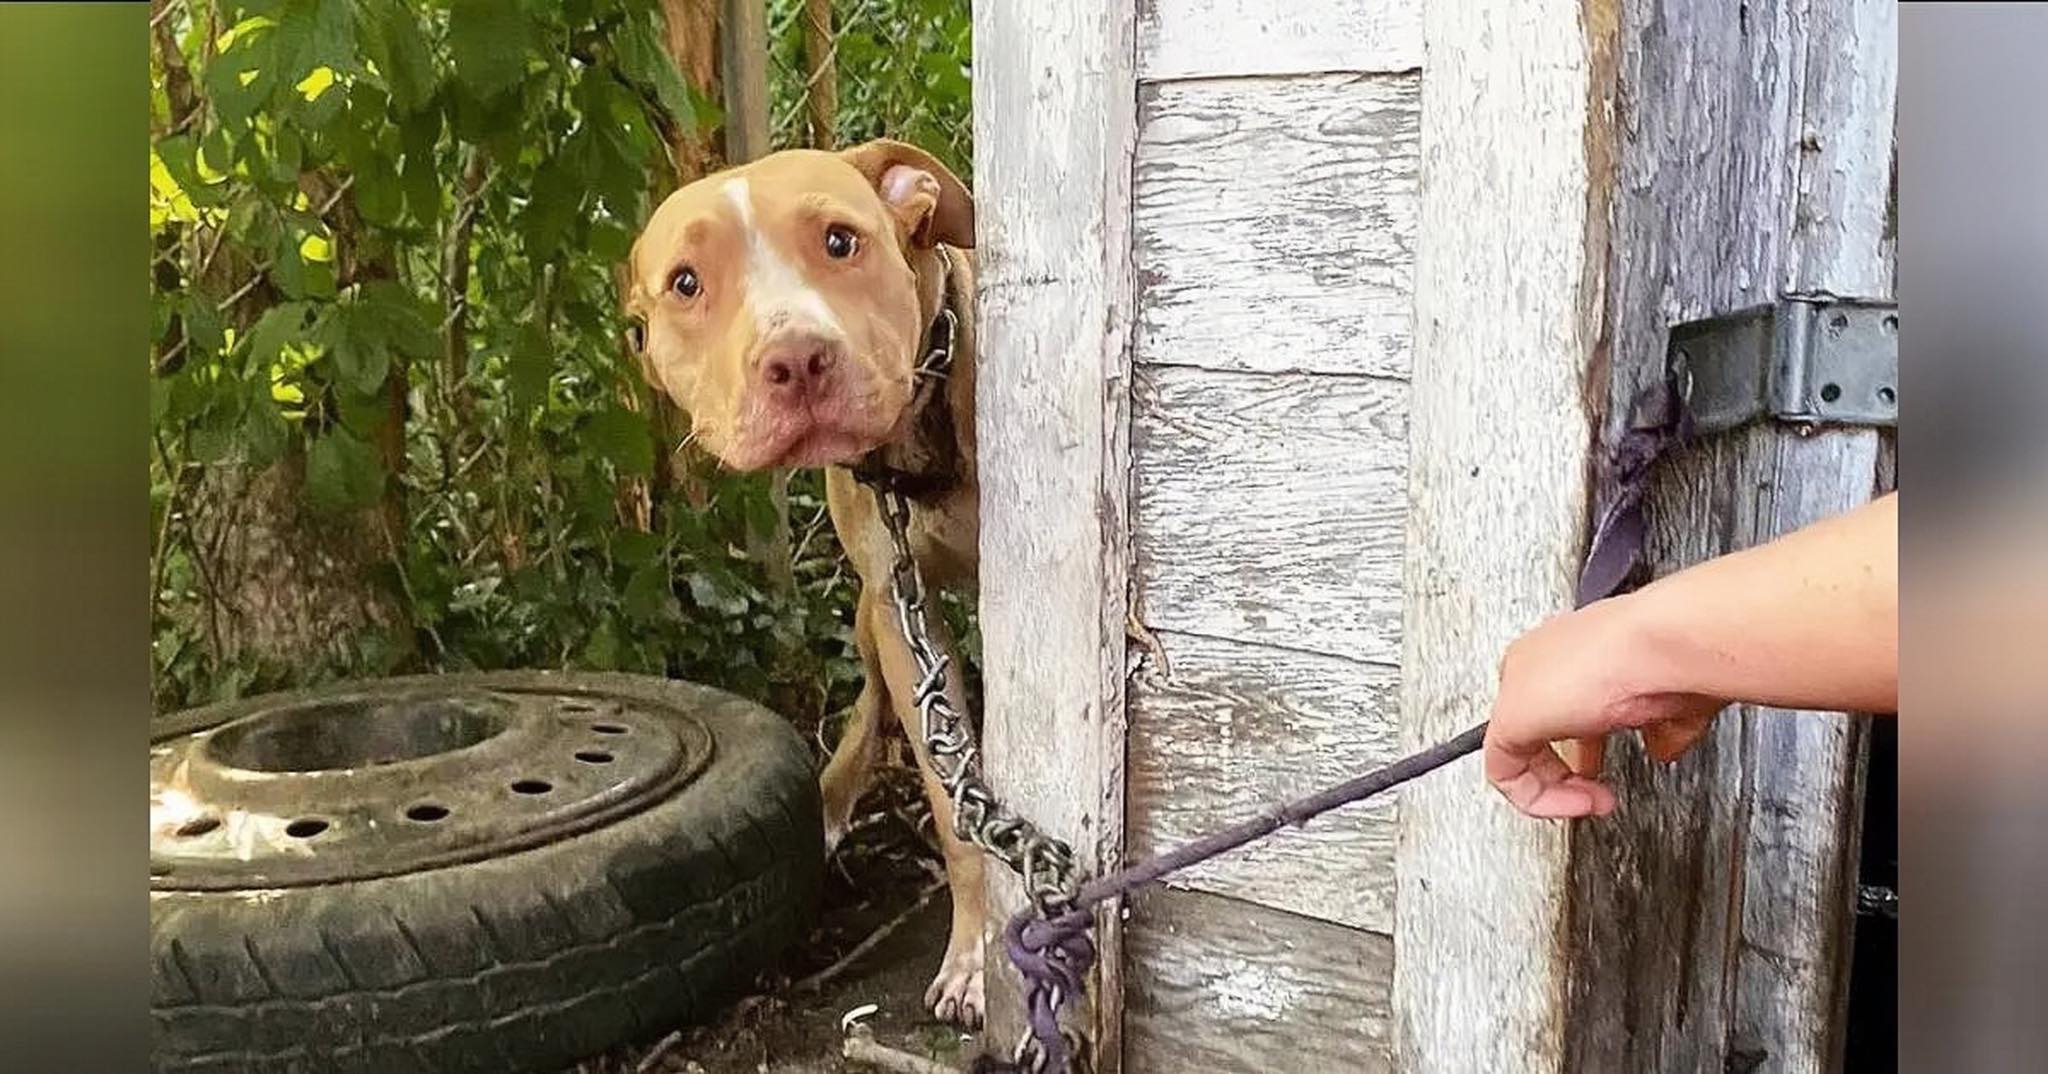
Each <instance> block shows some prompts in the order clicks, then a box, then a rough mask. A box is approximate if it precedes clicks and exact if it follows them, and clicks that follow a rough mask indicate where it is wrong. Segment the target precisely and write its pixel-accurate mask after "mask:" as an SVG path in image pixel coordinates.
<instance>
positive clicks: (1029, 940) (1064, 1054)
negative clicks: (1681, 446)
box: [973, 382, 1691, 1074]
mask: <svg viewBox="0 0 2048 1074" xmlns="http://www.w3.org/2000/svg"><path fill="white" fill-rule="evenodd" d="M1688 419H1689V415H1687V414H1686V412H1685V407H1684V404H1683V401H1682V400H1681V399H1680V398H1679V396H1678V393H1677V391H1676V388H1675V386H1674V385H1672V384H1671V383H1669V382H1667V383H1665V384H1663V385H1660V386H1658V387H1653V388H1651V389H1650V390H1648V391H1646V392H1645V393H1644V394H1643V395H1642V396H1640V397H1638V398H1637V400H1636V406H1635V411H1634V414H1633V416H1632V421H1631V424H1630V427H1629V429H1628V431H1627V432H1625V433H1624V434H1623V435H1622V437H1621V439H1620V441H1619V442H1618V443H1616V444H1614V445H1613V447H1612V448H1611V449H1610V450H1609V451H1608V453H1607V456H1606V458H1605V459H1603V460H1602V466H1601V467H1600V472H1599V474H1598V476H1597V478H1596V487H1595V490H1594V493H1595V502H1596V503H1597V504H1598V505H1599V510H1598V512H1597V514H1596V516H1595V518H1596V521H1595V523H1594V526H1593V536H1592V539H1591V540H1590V542H1589V544H1588V549H1587V552H1586V559H1585V562H1584V564H1583V565H1582V566H1581V568H1580V570H1579V584H1578V591H1577V595H1576V606H1578V607H1584V606H1586V605H1588V604H1591V603H1593V602H1594V601H1596V600H1600V599H1602V598H1605V597H1609V596H1612V595H1614V594H1615V593H1617V592H1619V591H1620V590H1621V588H1622V587H1623V585H1624V584H1625V583H1626V582H1627V581H1628V579H1629V577H1630V575H1632V574H1633V573H1634V571H1635V568H1636V567H1637V565H1638V564H1639V563H1640V562H1641V560H1642V551H1643V537H1644V534H1645V533H1646V532H1647V531H1648V525H1647V520H1646V519H1645V518H1644V513H1643V496H1644V493H1645V492H1647V491H1648V487H1649V478H1650V470H1651V467H1652V466H1654V465H1655V464H1656V462H1657V460H1658V459H1660V458H1662V457H1663V456H1664V454H1665V452H1667V451H1668V450H1669V449H1670V448H1671V447H1672V446H1673V445H1675V444H1677V443H1681V442H1683V441H1684V440H1685V439H1686V438H1687V437H1688V436H1689V434H1690V431H1691V422H1690V421H1689V420H1688ZM1485 740H1486V725H1485V724H1483V723H1482V724H1480V725H1479V726H1477V727H1473V728H1471V729H1469V730H1467V731H1465V732H1464V733H1462V734H1460V735H1458V736H1457V737H1456V738H1453V739H1450V740H1449V741H1447V742H1440V743H1438V744H1436V745H1434V746H1430V747H1428V748H1427V749H1423V750H1420V751H1418V752H1416V753H1412V754H1409V755H1408V756H1406V757H1403V758H1401V759H1399V760H1397V761H1394V762H1392V763H1391V764H1387V765H1385V766H1383V767H1380V768H1377V769H1375V770H1373V771H1371V772H1368V773H1366V774H1364V775H1362V776H1358V777H1356V778H1354V779H1350V780H1346V781H1345V782H1343V783H1339V784H1337V785H1336V786H1334V787H1330V788H1328V789H1326V790H1322V791H1318V792H1316V793H1315V794H1311V795H1308V796H1307V797H1304V798H1297V799H1295V800H1294V801H1291V802H1286V803H1283V804H1281V805H1279V806H1275V807H1274V808H1272V809H1269V810H1267V811H1265V812H1264V813H1261V814H1259V815H1258V816H1256V817H1253V818H1251V819H1249V820H1246V821H1242V822H1240V823H1238V824H1234V825H1231V826H1230V827H1228V828H1225V829H1223V830H1222V831H1219V832H1215V833H1213V834H1211V835H1207V836H1204V837H1202V838H1200V839H1196V840H1194V841H1192V842H1189V843H1184V844H1182V845H1180V846H1178V847H1175V848H1173V849H1172V850H1169V851H1167V852H1165V853H1163V854H1158V855H1155V856H1153V857H1150V858H1147V859H1145V860H1143V861H1140V862H1137V863H1135V864H1132V865H1129V866H1126V867H1125V868H1123V869H1119V870H1118V871H1116V872H1114V873H1111V874H1109V875H1108V876H1103V877H1098V878H1096V879H1095V880H1091V881H1089V882H1088V883H1086V884H1084V885H1082V887H1081V890H1080V891H1079V892H1078V893H1076V894H1075V896H1074V899H1073V901H1072V903H1071V904H1069V905H1068V907H1067V908H1066V909H1065V910H1064V911H1062V912H1061V913H1059V914H1058V915H1057V916H1054V917H1051V918H1046V917H1043V916H1041V915H1040V914H1039V912H1038V911H1037V910H1035V909H1027V910H1024V911H1022V912H1020V913H1019V914H1017V916H1015V917H1013V918H1011V919H1010V923H1009V924H1008V926H1006V927H1005V928H1004V929H1003V950H1004V952H1005V953H1006V954H1008V955H1009V958H1010V963H1011V964H1012V965H1014V966H1016V967H1017V972H1018V973H1019V974H1021V975H1022V976H1023V978H1024V982H1025V993H1024V1001H1025V1010H1026V1022H1027V1023H1028V1025H1029V1027H1030V1032H1031V1036H1030V1038H1029V1039H1030V1042H1031V1043H1033V1044H1035V1045H1036V1048H1037V1051H1038V1056H1039V1058H1040V1059H1042V1060H1043V1063H1042V1065H1039V1066H1035V1067H1033V1068H1030V1069H1032V1070H1039V1071H1049V1072H1052V1074H1065V1072H1066V1071H1067V1069H1068V1064H1069V1063H1070V1061H1071V1059H1072V1055H1071V1050H1070V1049H1069V1047H1068V1044H1067V1039H1066V1037H1065V1036H1064V1035H1063V1034H1062V1033H1061V1032H1060V1021H1059V1015H1060V1011H1061V1009H1062V1008H1064V1007H1065V1006H1066V1005H1067V1004H1069V1003H1071V1002H1073V1001H1074V1000H1075V999H1076V998H1078V997H1080V996H1082V995H1084V994H1086V991H1087V987H1088V971H1089V969H1090V968H1091V967H1093V966H1094V965H1095V941H1094V940H1093V939H1091V938H1090V936H1089V932H1090V930H1091V928H1092V927H1093V923H1094V917H1093V915H1092V914H1091V913H1090V910H1089V908H1090V907H1092V906H1095V905H1096V904H1097V903H1101V902H1105V901H1108V900H1110V899H1116V898H1121V897H1123V896H1125V895H1128V894H1130V893H1131V892H1133V891H1136V890H1137V889H1139V888H1142V887H1145V886H1147V885H1150V884H1154V883H1157V882H1158V881H1160V880H1163V879H1165V878H1166V877H1167V876H1170V875H1172V874H1173V873H1176V872H1178V871H1180V870H1182V869H1185V868H1187V867H1188V866H1190V865H1197V864H1200V863H1201V862H1205V861H1208V860H1209V859H1210V858H1214V857H1216V856H1218V855H1221V854H1227V853H1229V852H1230V851H1233V850H1236V849H1238V848H1239V847H1242V846H1244V845H1245V844H1247V843H1252V842H1256V841H1257V840H1260V839H1263V838H1265V837H1266V836H1268V835H1271V834H1273V833H1274V832H1276V831H1279V830H1280V829H1281V828H1282V827H1286V826H1290V825H1291V826H1294V827H1300V826H1302V825H1303V824H1306V823H1308V822H1309V821H1310V820H1313V819H1314V818H1316V817H1318V816H1321V815H1322V814H1324V813H1327V812H1329V811H1330V810H1333V809H1336V808H1337V807H1339V806H1344V805H1350V804H1352V803H1354V802H1360V801H1364V800H1365V799H1367V798H1371V797H1372V796H1373V795H1376V794H1380V793H1382V792H1384V791H1388V790H1392V789H1393V788H1395V787H1398V786H1400V785H1401V784H1403V783H1406V782H1408V781H1409V780H1412V779H1414V778H1416V777H1418V776H1421V775H1425V774H1427V773H1429V772H1434V771H1436V770H1437V769H1439V768H1442V767H1443V766H1445V765H1447V764H1450V763H1451V762H1452V761H1455V760H1457V759H1458V758H1460V757H1463V756H1465V755H1467V754H1470V753H1474V752H1476V751H1477V750H1478V749H1479V747H1480V746H1481V745H1482V744H1483V743H1484V742H1485ZM973 1069H974V1070H976V1071H978V1072H983V1074H1001V1072H1005V1071H1015V1070H1019V1069H1023V1068H1019V1067H1015V1066H1011V1065H1008V1064H1004V1063H1001V1062H997V1061H991V1060H990V1059H988V1058H987V1057H983V1059H981V1060H980V1061H979V1062H977V1064H976V1065H975V1067H974V1068H973Z"/></svg>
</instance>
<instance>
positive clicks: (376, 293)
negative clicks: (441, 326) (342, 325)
mask: <svg viewBox="0 0 2048 1074" xmlns="http://www.w3.org/2000/svg"><path fill="white" fill-rule="evenodd" d="M357 301H358V303H359V305H360V307H361V308H360V311H359V313H360V316H361V317H362V318H363V319H364V320H365V322H366V323H367V326H368V330H369V331H371V332H373V333H374V334H375V338H376V339H378V340H381V341H382V342H385V343H388V344H389V345H390V346H391V348H392V349H393V350H395V351H397V352H398V353H400V354H402V355H405V356H406V357H408V358H431V357H433V356H434V355H436V354H438V353H440V349H441V340H440V336H439V335H438V334H437V333H436V331H435V327H434V326H433V325H432V324H430V323H428V320H427V318H426V316H425V315H424V314H423V313H422V312H421V310H420V302H419V300H418V299H416V298H414V297H413V295H412V293H411V292H409V291H407V290H406V289H405V288H404V287H403V286H401V285H399V284H397V283H394V282H392V281H390V280H375V281H372V282H370V283H367V284H364V285H363V289H362V294H361V295H360V297H359V298H358V299H357Z"/></svg>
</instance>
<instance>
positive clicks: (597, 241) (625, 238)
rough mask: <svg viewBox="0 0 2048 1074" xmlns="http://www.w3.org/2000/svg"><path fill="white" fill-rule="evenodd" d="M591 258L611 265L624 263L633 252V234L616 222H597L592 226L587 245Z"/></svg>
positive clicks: (607, 220)
mask: <svg viewBox="0 0 2048 1074" xmlns="http://www.w3.org/2000/svg"><path fill="white" fill-rule="evenodd" d="M585 246H586V248H587V249H588V250H589V251H590V256H591V257H593V258H596V259H597V260H599V261H602V262H605V263H606V264H610V263H612V262H614V261H624V260H625V259H626V255H627V254H630V253H632V252H633V233H632V232H630V231H627V230H626V229H625V228H623V227H621V226H619V224H618V222H617V221H614V220H609V219H605V220H596V221H593V222H592V223H591V225H590V236H589V238H588V240H587V241H586V243H585Z"/></svg>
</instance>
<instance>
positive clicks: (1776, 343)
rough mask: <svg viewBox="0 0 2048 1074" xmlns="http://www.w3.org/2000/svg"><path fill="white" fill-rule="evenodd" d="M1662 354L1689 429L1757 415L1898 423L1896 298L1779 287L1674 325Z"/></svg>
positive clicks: (1706, 429) (1730, 424)
mask: <svg viewBox="0 0 2048 1074" xmlns="http://www.w3.org/2000/svg"><path fill="white" fill-rule="evenodd" d="M1668 360H1669V362H1670V368H1671V373H1672V376H1673V378H1674V379H1675V380H1676V382H1677V384H1678V387H1679V391H1680V393H1681V395H1682V396H1683V397H1684V399H1685V401H1686V405H1687V408H1688V409H1689V410H1690V411H1691V414H1692V422H1693V429H1694V430H1695V431H1696V432H1700V433H1711V432H1719V431H1721V430H1724V429H1733V428H1735V427H1736V426H1739V425H1745V424H1748V423H1749V422H1751V421H1755V420H1757V419H1759V418H1771V419H1774V420H1777V421H1784V422H1791V423H1794V424H1798V425H1860V426H1883V427H1895V426H1897V425H1898V423H1899V307H1898V303H1896V302H1879V301H1875V300H1872V299H1861V298H1836V297H1834V296H1833V295H1786V296H1784V297H1783V298H1781V299H1779V300H1778V302H1777V304H1776V305H1772V306H1759V307H1757V308H1755V309H1751V310H1744V311H1742V312H1740V313H1733V314H1729V315H1728V316H1725V317H1716V318H1713V319H1711V320H1705V321H1693V322H1690V323H1687V324H1682V325H1677V326H1675V327H1673V328H1672V329H1671V346H1670V350H1669V355H1668Z"/></svg>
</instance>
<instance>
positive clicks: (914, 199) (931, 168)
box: [839, 138, 974, 248]
mask: <svg viewBox="0 0 2048 1074" xmlns="http://www.w3.org/2000/svg"><path fill="white" fill-rule="evenodd" d="M839 156H840V157H841V158H842V159H844V160H845V161H846V162H847V163H849V164H851V165H853V166H854V168H855V169H856V170H858V171H859V172H860V173H861V174H862V175H865V176H867V180H868V182H869V183H870V184H872V185H873V186H874V188H875V192H876V193H877V194H880V195H881V196H882V204H884V205H887V206H888V207H889V210H890V212H892V213H894V214H895V215H896V219H897V222H898V223H899V224H901V225H902V227H903V233H904V235H905V237H907V238H908V239H909V240H910V241H911V243H912V244H914V245H917V246H920V247H926V248H929V247H931V246H935V245H937V244H938V243H942V242H943V243H945V244H946V245H948V246H959V247H971V246H973V245H974V196H973V195H971V194H969V193H968V192H967V185H966V184H965V183H962V182H961V181H960V179H959V177H958V176H956V175H954V174H953V172H952V170H951V169H949V168H947V167H946V166H945V165H944V164H941V163H939V160H938V158H937V157H934V156H932V155H931V154H930V153H927V152H925V151H924V150H922V149H919V148H918V147H916V146H914V145H909V144H906V143H904V142H898V141H892V140H890V139H888V138H877V139H875V140H874V141H872V142H864V143H862V144H860V145H857V146H854V147H853V148H851V149H847V150H843V151H842V152H841V153H840V154H839Z"/></svg>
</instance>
